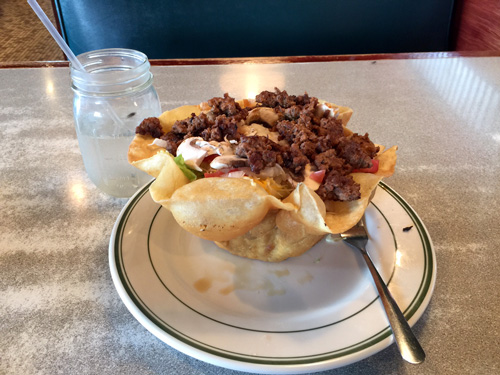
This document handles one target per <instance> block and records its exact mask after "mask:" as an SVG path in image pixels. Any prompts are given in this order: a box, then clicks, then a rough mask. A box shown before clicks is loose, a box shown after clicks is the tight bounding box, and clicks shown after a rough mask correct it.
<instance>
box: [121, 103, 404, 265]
mask: <svg viewBox="0 0 500 375" xmlns="http://www.w3.org/2000/svg"><path fill="white" fill-rule="evenodd" d="M238 103H239V104H240V105H241V106H242V107H248V108H253V107H254V106H255V102H254V101H251V100H246V99H244V100H241V101H239V102H238ZM322 103H324V102H322ZM324 104H325V105H326V106H327V107H329V108H330V109H331V110H333V111H335V112H336V113H337V116H338V118H340V119H341V120H342V125H343V126H344V133H345V134H346V135H349V134H352V132H351V131H350V130H349V129H347V128H346V127H345V126H346V124H347V122H348V121H349V118H350V117H351V114H352V110H351V109H349V108H347V107H339V106H336V105H333V104H329V103H324ZM204 110H206V104H204V103H202V104H200V105H198V106H183V107H179V108H176V109H174V110H171V111H167V112H164V113H163V114H162V115H161V116H160V117H159V120H160V124H161V126H162V128H163V131H164V132H168V131H170V130H171V128H172V126H173V124H174V123H175V122H176V121H177V120H182V119H185V118H188V117H189V116H190V115H191V113H195V114H196V115H198V114H200V113H201V112H202V111H204ZM271 111H272V110H271ZM270 117H271V118H270ZM249 121H250V122H256V123H262V122H268V123H269V122H270V121H274V119H273V114H272V113H271V112H270V111H268V110H267V108H265V109H264V108H255V109H253V110H251V111H250V113H249V115H248V117H247V122H249ZM153 141H154V138H153V137H151V136H149V135H145V136H143V135H139V134H137V135H136V136H135V138H134V140H133V141H132V143H131V145H130V148H129V152H128V158H129V162H130V163H131V164H132V165H133V166H135V167H137V168H138V169H140V170H142V171H144V172H146V173H148V174H150V175H151V176H153V177H155V178H156V180H155V181H154V182H153V183H152V184H151V186H150V188H149V190H150V194H151V197H152V198H153V200H154V201H155V202H157V203H159V204H161V205H162V206H163V207H165V208H166V209H168V210H169V211H170V212H171V213H172V215H173V216H174V218H175V220H176V221H177V223H178V224H179V225H180V226H181V227H182V228H184V229H185V230H187V231H188V232H190V233H192V234H194V235H196V236H198V237H201V238H203V239H206V240H210V241H215V243H216V244H217V245H218V246H219V247H221V248H224V249H226V250H228V251H229V252H231V253H233V254H235V255H238V256H242V257H246V258H251V259H258V260H262V261H268V262H279V261H282V260H285V259H287V258H289V257H294V256H299V255H301V254H303V253H304V252H306V251H307V250H309V249H310V248H311V247H312V246H314V244H316V243H317V242H318V241H319V240H320V239H321V238H322V237H323V236H324V235H326V234H337V233H342V232H344V231H346V230H348V229H350V228H352V227H353V226H354V225H355V224H356V223H357V222H358V221H359V220H360V219H361V217H362V216H363V214H364V212H365V210H366V207H367V206H368V204H369V202H370V199H371V197H372V195H373V193H374V191H375V189H376V187H377V185H378V183H379V182H380V181H381V180H382V178H384V177H388V176H391V175H392V174H393V173H394V168H395V165H396V158H397V156H396V150H397V146H394V147H392V148H389V149H387V150H384V147H383V146H380V151H379V153H378V154H377V156H376V157H375V159H378V160H379V169H378V171H377V172H376V173H352V174H351V176H352V177H353V179H354V180H355V181H356V182H357V183H358V184H359V185H360V187H361V198H360V199H358V200H356V201H351V202H339V201H327V202H326V203H325V202H323V201H322V200H321V198H320V197H319V196H318V195H317V194H316V193H315V192H314V191H313V190H312V189H310V188H309V187H307V186H306V185H305V184H303V183H299V184H298V185H297V186H296V188H295V189H294V190H293V191H292V192H291V193H290V194H289V195H288V196H286V197H285V198H283V199H280V198H279V197H276V196H275V195H273V194H270V193H269V192H268V191H267V190H266V189H265V188H264V187H263V186H262V184H260V183H259V181H257V180H255V179H254V178H251V177H240V178H220V177H218V178H201V179H197V180H195V181H192V182H191V181H190V180H189V179H188V178H187V177H186V176H185V175H184V173H183V172H182V170H181V169H180V168H179V167H178V166H177V164H176V163H175V161H174V156H173V155H171V154H170V153H169V152H167V151H166V150H165V149H164V148H162V147H159V146H156V145H154V144H153Z"/></svg>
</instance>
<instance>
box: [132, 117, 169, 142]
mask: <svg viewBox="0 0 500 375" xmlns="http://www.w3.org/2000/svg"><path fill="white" fill-rule="evenodd" d="M135 133H136V134H141V135H146V134H149V135H151V136H152V137H153V138H160V137H161V136H162V135H163V130H162V128H161V125H160V120H159V119H158V118H156V117H148V118H146V119H144V120H142V122H141V124H140V125H139V126H138V127H137V128H136V129H135Z"/></svg>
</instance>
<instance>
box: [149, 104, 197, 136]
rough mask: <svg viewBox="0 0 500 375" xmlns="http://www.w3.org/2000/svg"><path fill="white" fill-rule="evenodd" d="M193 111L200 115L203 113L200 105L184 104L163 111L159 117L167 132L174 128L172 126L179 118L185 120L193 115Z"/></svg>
mask: <svg viewBox="0 0 500 375" xmlns="http://www.w3.org/2000/svg"><path fill="white" fill-rule="evenodd" d="M191 113H194V114H195V115H199V114H200V113H201V108H200V105H184V106H182V107H177V108H174V109H172V110H170V111H166V112H163V113H162V114H161V115H160V117H158V119H159V120H160V124H161V127H162V128H163V131H164V132H165V133H167V132H169V131H170V130H172V126H173V125H174V124H175V122H176V121H177V120H184V119H186V118H189V117H191Z"/></svg>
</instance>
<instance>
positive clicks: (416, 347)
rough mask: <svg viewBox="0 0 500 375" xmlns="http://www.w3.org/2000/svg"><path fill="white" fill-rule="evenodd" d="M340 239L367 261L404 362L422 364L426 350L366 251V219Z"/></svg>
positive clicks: (343, 234)
mask: <svg viewBox="0 0 500 375" xmlns="http://www.w3.org/2000/svg"><path fill="white" fill-rule="evenodd" d="M340 237H341V238H342V240H343V241H344V242H345V243H347V244H348V245H350V246H351V247H354V248H356V249H358V250H359V251H360V252H361V254H362V255H363V258H364V259H365V261H366V264H367V265H368V268H369V269H370V273H371V274H372V277H373V280H374V281H375V285H376V287H377V290H378V294H379V295H380V299H381V300H382V303H383V305H384V309H385V312H386V314H387V317H388V318H389V324H390V325H391V328H392V332H393V334H394V339H395V341H396V344H397V346H398V348H399V351H400V353H401V356H402V357H403V359H404V360H406V361H408V362H410V363H413V364H418V363H422V362H423V361H424V359H425V353H424V350H423V349H422V347H421V346H420V344H419V342H418V340H417V338H416V337H415V335H414V334H413V332H412V331H411V328H410V326H409V325H408V322H407V321H406V319H405V317H404V315H403V313H402V312H401V310H400V309H399V307H398V305H397V304H396V301H394V298H393V297H392V295H391V293H390V292H389V289H388V288H387V286H386V285H385V282H384V280H382V277H381V276H380V274H379V273H378V271H377V269H376V268H375V265H374V264H373V262H372V260H371V258H370V255H369V254H368V252H367V251H366V244H367V242H368V234H367V232H366V228H365V224H364V217H363V219H361V220H360V221H359V223H358V224H357V225H356V226H355V227H354V228H352V229H350V230H348V231H347V232H345V233H342V234H341V235H340Z"/></svg>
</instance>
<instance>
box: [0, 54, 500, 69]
mask: <svg viewBox="0 0 500 375" xmlns="http://www.w3.org/2000/svg"><path fill="white" fill-rule="evenodd" d="M453 57H455V58H456V57H500V50H498V51H443V52H411V53H377V54H359V55H315V56H269V57H231V58H205V59H151V60H150V63H151V65H153V66H181V65H231V64H289V63H312V62H335V61H367V60H373V61H376V60H405V59H441V58H453ZM68 66H69V62H68V61H65V60H56V61H17V62H0V69H13V68H57V67H68Z"/></svg>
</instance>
